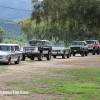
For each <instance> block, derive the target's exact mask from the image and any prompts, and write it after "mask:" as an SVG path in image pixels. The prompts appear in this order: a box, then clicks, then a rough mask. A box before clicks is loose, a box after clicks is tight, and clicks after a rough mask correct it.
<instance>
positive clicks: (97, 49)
mask: <svg viewBox="0 0 100 100" xmlns="http://www.w3.org/2000/svg"><path fill="white" fill-rule="evenodd" d="M86 42H87V45H88V52H91V53H92V55H95V53H97V55H99V53H100V44H99V41H98V40H86Z"/></svg>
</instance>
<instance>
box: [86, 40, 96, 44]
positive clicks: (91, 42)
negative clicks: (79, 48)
mask: <svg viewBox="0 0 100 100" xmlns="http://www.w3.org/2000/svg"><path fill="white" fill-rule="evenodd" d="M86 42H87V44H95V42H94V41H86Z"/></svg>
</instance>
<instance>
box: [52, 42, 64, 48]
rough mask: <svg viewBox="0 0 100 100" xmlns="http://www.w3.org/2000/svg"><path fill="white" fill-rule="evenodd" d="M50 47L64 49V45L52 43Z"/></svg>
mask: <svg viewBox="0 0 100 100" xmlns="http://www.w3.org/2000/svg"><path fill="white" fill-rule="evenodd" d="M52 47H65V44H64V43H53V44H52Z"/></svg>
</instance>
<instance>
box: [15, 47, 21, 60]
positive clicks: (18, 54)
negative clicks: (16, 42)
mask: <svg viewBox="0 0 100 100" xmlns="http://www.w3.org/2000/svg"><path fill="white" fill-rule="evenodd" d="M19 56H20V49H19V46H15V58H16V59H17V58H18V57H19Z"/></svg>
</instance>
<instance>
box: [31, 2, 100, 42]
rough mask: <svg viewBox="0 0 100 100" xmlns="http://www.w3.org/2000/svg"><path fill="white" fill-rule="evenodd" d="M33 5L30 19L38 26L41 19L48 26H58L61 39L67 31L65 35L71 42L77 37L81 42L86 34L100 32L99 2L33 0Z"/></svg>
mask: <svg viewBox="0 0 100 100" xmlns="http://www.w3.org/2000/svg"><path fill="white" fill-rule="evenodd" d="M33 3H36V4H35V5H34V10H33V12H32V14H31V18H32V19H35V20H36V22H37V23H38V24H39V23H40V22H41V21H42V20H41V19H43V20H44V21H45V22H46V23H48V24H52V25H55V24H59V28H58V29H60V30H61V32H60V36H61V37H62V38H63V37H65V35H66V34H65V33H64V31H65V30H68V32H67V35H68V34H69V35H70V37H71V38H72V39H73V40H75V39H77V37H78V39H79V40H83V39H84V38H85V33H86V32H89V31H90V32H92V31H99V30H100V7H99V6H100V1H98V0H43V1H42V2H41V3H40V2H38V0H33ZM48 20H49V21H48ZM48 24H47V25H48ZM58 34H59V33H58ZM58 34H56V36H57V35H58ZM63 35H64V36H63ZM62 38H61V39H62ZM64 40H65V39H64ZM68 41H69V40H68Z"/></svg>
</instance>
